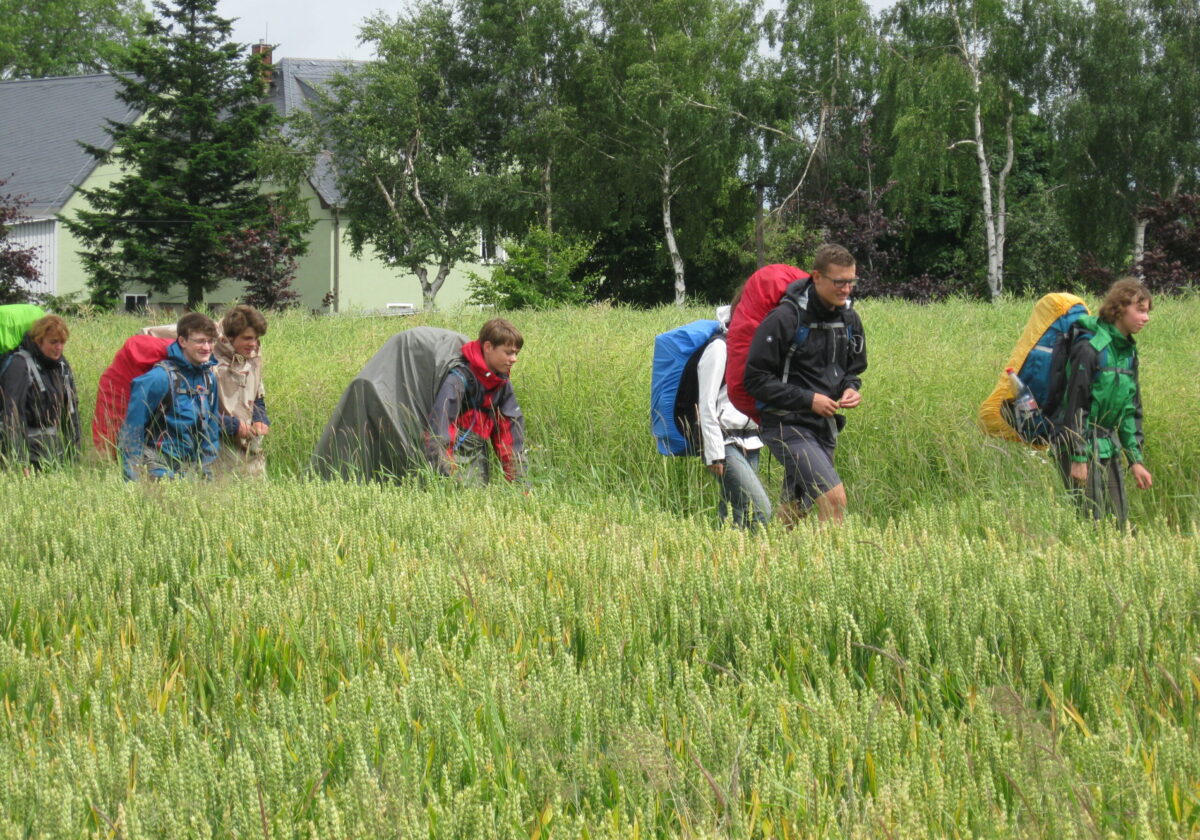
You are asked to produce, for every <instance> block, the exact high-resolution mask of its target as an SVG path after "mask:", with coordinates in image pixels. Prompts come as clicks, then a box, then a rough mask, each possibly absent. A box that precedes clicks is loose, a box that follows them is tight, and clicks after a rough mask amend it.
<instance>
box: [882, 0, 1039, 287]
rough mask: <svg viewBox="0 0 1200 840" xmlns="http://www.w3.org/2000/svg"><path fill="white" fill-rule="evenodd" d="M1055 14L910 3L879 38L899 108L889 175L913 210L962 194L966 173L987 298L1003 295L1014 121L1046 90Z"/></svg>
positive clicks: (966, 2) (991, 4) (1020, 7)
mask: <svg viewBox="0 0 1200 840" xmlns="http://www.w3.org/2000/svg"><path fill="white" fill-rule="evenodd" d="M1056 15H1057V8H1056V7H1055V5H1054V3H1053V2H1044V3H1033V2H1030V1H1029V0H911V2H902V3H901V4H900V5H899V6H898V7H897V9H896V11H895V12H894V13H893V15H892V17H891V20H890V26H889V31H888V33H887V37H888V42H889V48H890V49H889V54H890V56H891V58H890V61H889V67H890V70H889V72H890V75H891V79H892V84H893V86H894V90H895V96H896V108H897V111H896V121H895V123H894V127H893V133H894V141H895V143H896V153H895V156H894V159H893V171H892V175H893V177H894V178H896V179H897V180H898V181H899V182H900V184H901V189H900V192H901V194H903V195H905V196H906V197H907V200H908V201H909V202H913V201H919V200H921V198H922V197H923V196H924V195H926V194H928V192H929V191H931V190H940V189H947V188H951V189H953V188H956V187H958V186H965V184H964V181H963V176H964V175H965V173H966V171H973V173H974V175H973V180H974V189H973V190H972V192H973V193H974V196H975V201H976V204H977V207H978V211H977V212H978V221H979V224H980V226H981V228H982V234H983V236H982V239H983V242H984V249H985V255H984V256H985V263H986V279H987V286H988V290H989V292H990V293H991V296H992V298H993V299H996V298H999V297H1000V295H1001V294H1002V293H1003V291H1004V259H1005V246H1006V241H1007V222H1008V189H1009V179H1010V176H1011V175H1012V173H1013V166H1014V164H1015V161H1016V158H1017V149H1016V137H1017V133H1016V132H1015V131H1014V121H1015V120H1020V119H1023V118H1026V117H1027V116H1028V114H1029V109H1030V107H1031V106H1032V105H1033V104H1035V103H1036V102H1037V101H1038V100H1039V98H1040V97H1042V96H1045V95H1047V94H1048V91H1049V89H1050V87H1051V85H1052V82H1051V81H1050V79H1051V77H1052V73H1051V72H1050V70H1049V68H1048V62H1049V61H1050V59H1051V58H1052V57H1053V56H1056V55H1057V54H1058V51H1057V49H1056V48H1055V47H1054V46H1053V44H1052V43H1051V42H1050V39H1051V38H1052V37H1053V32H1054V26H1053V25H1052V24H1053V21H1054V20H1055V18H1056ZM1048 24H1050V25H1048ZM964 156H965V157H964ZM952 185H953V186H952Z"/></svg>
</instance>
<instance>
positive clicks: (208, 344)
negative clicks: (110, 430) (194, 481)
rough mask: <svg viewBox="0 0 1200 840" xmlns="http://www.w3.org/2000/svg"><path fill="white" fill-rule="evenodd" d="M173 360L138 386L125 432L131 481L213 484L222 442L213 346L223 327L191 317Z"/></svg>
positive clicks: (182, 323) (179, 329)
mask: <svg viewBox="0 0 1200 840" xmlns="http://www.w3.org/2000/svg"><path fill="white" fill-rule="evenodd" d="M176 335H177V336H178V338H176V340H175V341H174V343H172V344H171V345H170V347H168V348H167V358H166V360H165V361H162V362H159V363H158V364H156V365H155V366H154V367H152V368H151V369H150V371H149V372H147V373H145V374H143V375H141V376H139V377H137V378H136V379H134V380H133V386H132V388H131V389H130V392H129V409H128V410H127V411H126V413H125V422H124V424H123V425H122V426H121V436H120V437H121V455H122V461H123V462H124V468H125V477H126V478H127V479H129V480H130V481H137V480H139V479H141V478H150V479H153V480H159V479H164V478H211V477H212V463H213V461H215V460H216V457H217V451H218V448H219V446H220V440H221V426H220V421H219V419H218V406H217V378H216V374H215V373H214V371H213V368H215V367H216V364H217V363H216V360H215V359H214V358H213V355H212V352H213V345H214V344H215V342H216V340H217V325H216V324H215V323H213V320H212V319H211V318H209V317H208V316H207V315H201V314H200V313H198V312H189V313H187V314H186V315H184V316H183V317H182V318H180V319H179V323H178V325H177V326H176Z"/></svg>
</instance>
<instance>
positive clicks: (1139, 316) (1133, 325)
mask: <svg viewBox="0 0 1200 840" xmlns="http://www.w3.org/2000/svg"><path fill="white" fill-rule="evenodd" d="M1149 320H1150V301H1148V300H1145V299H1143V300H1135V301H1134V302H1133V303H1131V304H1129V305H1128V306H1126V307H1125V308H1124V309H1122V310H1121V317H1119V318H1117V323H1116V324H1114V325H1113V326H1115V327H1116V328H1117V330H1118V331H1119V332H1120V333H1121V334H1122V335H1125V336H1130V335H1134V334H1136V333H1139V332H1141V331H1142V327H1144V326H1146V323H1147V322H1148V321H1149Z"/></svg>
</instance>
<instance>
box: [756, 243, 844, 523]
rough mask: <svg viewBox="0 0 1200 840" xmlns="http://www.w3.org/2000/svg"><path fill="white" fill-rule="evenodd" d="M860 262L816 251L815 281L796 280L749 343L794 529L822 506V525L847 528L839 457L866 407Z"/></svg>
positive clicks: (767, 438) (831, 250) (838, 250)
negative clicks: (845, 434) (857, 290)
mask: <svg viewBox="0 0 1200 840" xmlns="http://www.w3.org/2000/svg"><path fill="white" fill-rule="evenodd" d="M857 281H858V278H857V276H856V273H855V261H854V257H852V256H851V255H850V252H849V251H847V250H846V249H845V248H843V247H842V246H840V245H833V244H826V245H822V246H821V247H820V248H818V249H817V254H816V258H815V260H814V262H813V269H812V277H811V278H805V279H800V280H796V281H795V282H793V283H792V284H791V285H790V286H789V287H788V289H787V291H786V292H785V293H784V296H783V300H782V301H780V303H779V305H778V306H776V307H775V308H774V309H773V310H771V312H769V313H768V314H767V317H765V318H764V319H763V321H762V323H761V324H759V325H758V329H757V330H755V332H754V338H753V339H752V340H751V342H750V351H749V354H748V356H747V358H746V376H745V383H746V392H747V393H749V394H750V396H752V397H754V398H755V400H757V401H758V403H759V405H760V406H762V430H763V440H764V442H765V443H766V445H767V448H768V449H770V450H771V454H773V455H774V456H775V457H776V459H778V460H779V462H780V463H781V464H783V468H784V492H783V503H782V505H781V506H780V510H779V516H780V518H781V519H783V520H784V522H785V523H788V524H794V523H795V522H796V521H797V520H798V519H799V518H800V517H802V516H804V515H805V514H806V513H807V512H808V510H809V509H810V508H812V507H813V506H816V508H817V516H818V518H819V519H820V520H821V521H829V520H832V521H834V522H841V521H842V518H843V516H844V515H845V511H846V488H845V487H844V485H843V484H842V479H841V478H840V477H839V476H838V473H837V470H836V469H835V468H834V451H835V449H836V448H837V440H838V435H839V434H840V433H841V430H842V428H843V426H844V425H845V422H846V418H845V416H844V415H842V414H839V413H838V412H839V409H850V408H855V407H857V406H858V405H860V404H861V403H862V395H861V394H860V393H859V392H860V390H861V388H862V379H861V378H860V377H861V375H862V373H863V371H865V370H866V369H867V351H866V341H865V339H864V336H863V328H862V321H861V320H859V317H858V313H857V312H855V311H854V310H853V308H852V305H851V301H850V292H851V290H852V289H853V288H854V285H855V283H856V282H857Z"/></svg>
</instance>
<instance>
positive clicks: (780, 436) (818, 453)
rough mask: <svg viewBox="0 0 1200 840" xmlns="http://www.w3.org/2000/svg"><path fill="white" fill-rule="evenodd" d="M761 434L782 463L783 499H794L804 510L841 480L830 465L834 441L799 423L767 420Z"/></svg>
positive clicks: (831, 463) (834, 446)
mask: <svg viewBox="0 0 1200 840" xmlns="http://www.w3.org/2000/svg"><path fill="white" fill-rule="evenodd" d="M762 437H763V442H764V443H766V445H767V448H768V449H770V450H771V454H772V455H774V456H775V459H776V460H777V461H779V463H781V464H783V500H784V501H785V502H791V501H797V502H800V503H801V504H802V505H804V507H805V509H807V508H810V507H812V505H813V502H815V501H816V500H817V498H818V497H819V496H824V495H825V494H826V493H828V492H829V491H830V490H832V489H833V488H834V487H837V486H838V485H839V484H841V483H842V479H841V477H840V476H839V475H838V474H837V470H836V469H834V468H833V451H834V449H835V448H836V447H837V444H835V443H833V442H831V441H829V440H826V439H825V438H824V437H822V436H820V435H818V434H817V433H816V432H814V431H812V430H810V429H806V428H804V427H803V426H790V425H781V424H778V423H771V422H770V421H767V422H766V423H765V424H764V426H763V431H762Z"/></svg>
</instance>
